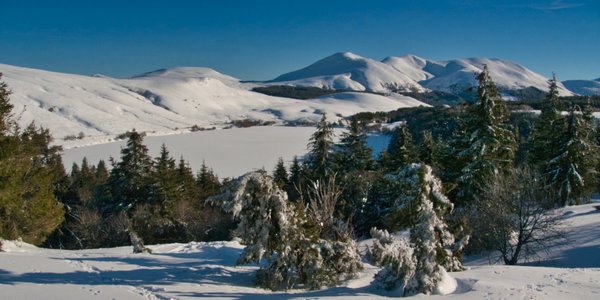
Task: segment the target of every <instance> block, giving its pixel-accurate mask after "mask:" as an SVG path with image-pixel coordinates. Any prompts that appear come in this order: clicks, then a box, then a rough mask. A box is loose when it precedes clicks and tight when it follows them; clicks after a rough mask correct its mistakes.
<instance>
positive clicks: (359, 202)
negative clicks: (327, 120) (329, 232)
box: [335, 118, 375, 235]
mask: <svg viewBox="0 0 600 300" xmlns="http://www.w3.org/2000/svg"><path fill="white" fill-rule="evenodd" d="M335 157H336V169H337V170H336V173H337V176H336V178H337V179H338V184H339V185H340V187H341V189H342V194H341V197H340V201H339V203H338V209H337V214H338V217H339V218H340V219H342V220H351V221H352V223H353V225H354V228H355V230H356V233H357V234H361V235H362V234H367V233H368V230H369V228H370V227H367V226H368V225H367V223H369V222H368V220H366V219H365V218H364V217H365V212H366V210H365V209H366V207H365V206H366V204H367V197H368V193H369V189H370V187H371V185H372V182H373V180H374V176H375V175H374V167H375V161H374V160H373V158H372V150H371V148H369V146H368V145H367V135H366V133H365V132H364V130H363V128H362V127H360V125H359V123H358V120H357V119H356V118H352V121H351V123H350V128H349V130H348V131H347V132H344V133H343V134H342V138H341V140H340V144H338V145H337V147H336V152H335Z"/></svg>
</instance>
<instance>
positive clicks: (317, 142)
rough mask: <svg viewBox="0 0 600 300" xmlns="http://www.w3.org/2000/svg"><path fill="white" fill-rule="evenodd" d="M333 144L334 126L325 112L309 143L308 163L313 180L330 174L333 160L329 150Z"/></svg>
mask: <svg viewBox="0 0 600 300" xmlns="http://www.w3.org/2000/svg"><path fill="white" fill-rule="evenodd" d="M332 145H333V128H332V126H331V124H330V123H329V122H328V121H327V115H326V114H325V113H323V114H322V117H321V121H319V123H318V124H317V129H316V131H315V132H314V133H313V134H312V135H311V137H310V140H309V143H308V149H309V152H308V157H307V159H306V164H307V166H308V171H309V172H308V173H309V175H310V177H311V178H312V179H313V180H322V179H323V178H326V177H327V176H329V175H330V173H331V172H330V171H331V167H332V161H331V158H330V153H329V152H330V150H331V146H332Z"/></svg>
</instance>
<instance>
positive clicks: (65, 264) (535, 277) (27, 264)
mask: <svg viewBox="0 0 600 300" xmlns="http://www.w3.org/2000/svg"><path fill="white" fill-rule="evenodd" d="M595 205H596V204H588V205H582V206H572V207H567V208H565V209H563V211H564V216H565V218H566V220H567V221H568V224H569V225H568V230H569V231H568V232H569V237H570V239H571V243H569V245H567V246H565V247H563V248H560V249H554V251H552V253H551V256H550V257H546V258H545V259H542V260H540V261H539V262H537V263H536V264H530V265H520V266H504V265H482V264H477V263H474V264H471V265H470V266H469V264H467V265H468V269H467V270H466V271H463V272H452V273H449V276H448V277H447V278H445V279H444V281H443V282H442V284H440V285H439V286H438V291H439V292H443V293H442V294H445V295H431V296H426V295H417V296H414V297H415V298H419V299H421V298H432V299H438V298H443V299H467V300H468V299H597V298H598V297H599V295H600V294H599V293H600V259H599V258H598V257H599V256H598V253H599V251H600V231H598V230H597V229H598V228H599V226H600V211H598V210H596V209H595V208H594V206H595ZM367 243H368V242H365V243H362V244H361V247H363V248H364V247H365V245H366V244H367ZM149 248H151V249H152V252H153V254H132V248H131V247H118V248H105V249H92V250H75V251H69V250H50V249H42V248H37V247H34V246H32V245H28V244H25V243H22V242H16V241H4V250H5V252H0V295H2V299H42V298H43V299H48V300H51V299H67V300H68V299H198V298H210V299H258V298H260V299H307V298H310V299H383V298H388V297H391V296H396V294H395V293H394V292H386V291H383V290H378V289H376V288H375V287H373V285H372V284H371V283H372V281H373V275H374V274H375V273H376V272H377V271H378V268H376V267H374V266H372V265H369V264H365V269H364V270H363V271H362V272H361V273H359V274H358V276H357V277H356V278H354V279H352V280H350V281H348V282H345V283H343V284H342V285H341V286H339V287H332V288H326V289H323V290H318V291H305V290H300V289H294V290H290V291H287V292H283V291H282V292H272V291H268V290H263V289H259V288H256V287H254V286H253V272H254V271H256V270H257V267H256V266H254V265H245V266H235V261H236V259H237V258H238V256H239V254H240V253H241V251H242V249H243V246H242V245H240V244H239V243H238V242H236V241H231V242H209V243H204V242H202V243H199V242H192V243H187V244H165V245H151V246H149Z"/></svg>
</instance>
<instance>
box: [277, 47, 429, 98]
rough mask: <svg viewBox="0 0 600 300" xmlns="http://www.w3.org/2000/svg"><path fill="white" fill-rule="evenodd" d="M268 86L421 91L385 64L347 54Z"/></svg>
mask: <svg viewBox="0 0 600 300" xmlns="http://www.w3.org/2000/svg"><path fill="white" fill-rule="evenodd" d="M269 83H277V84H289V85H300V86H316V87H320V88H328V89H347V90H355V91H371V92H387V91H388V90H389V88H388V87H394V88H398V89H400V90H407V91H410V90H411V89H415V90H417V91H423V88H422V87H421V86H420V85H419V84H418V83H417V82H416V81H415V80H413V79H412V78H410V77H409V76H406V75H404V74H402V73H400V72H397V71H396V70H394V68H392V67H390V66H389V65H386V64H384V63H381V62H379V61H376V60H372V59H370V58H365V57H362V56H359V55H356V54H354V53H350V52H340V53H336V54H333V55H331V56H329V57H326V58H324V59H322V60H319V61H317V62H315V63H314V64H312V65H310V66H308V67H306V68H303V69H300V70H297V71H294V72H291V73H287V74H283V75H281V76H279V77H277V78H275V79H273V80H271V81H270V82H269Z"/></svg>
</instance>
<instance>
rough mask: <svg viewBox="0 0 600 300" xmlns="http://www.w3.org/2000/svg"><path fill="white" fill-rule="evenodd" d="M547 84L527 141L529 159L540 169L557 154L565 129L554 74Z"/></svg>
mask: <svg viewBox="0 0 600 300" xmlns="http://www.w3.org/2000/svg"><path fill="white" fill-rule="evenodd" d="M549 85H550V90H549V91H548V96H547V97H546V101H545V102H544V105H543V106H542V111H541V113H540V116H539V117H538V118H537V120H536V122H535V127H534V130H533V132H532V133H531V137H530V141H529V148H530V149H529V155H528V158H529V161H530V162H531V163H532V164H533V165H535V166H538V167H540V168H541V169H542V170H544V169H546V167H547V163H548V162H549V161H550V160H551V159H552V158H554V157H556V155H557V154H558V153H557V150H558V148H559V146H560V142H561V139H562V136H563V134H564V132H565V129H566V126H565V125H566V124H565V122H564V119H563V118H562V117H561V115H560V110H559V100H558V85H557V83H556V75H554V74H553V75H552V79H550V81H549Z"/></svg>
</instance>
